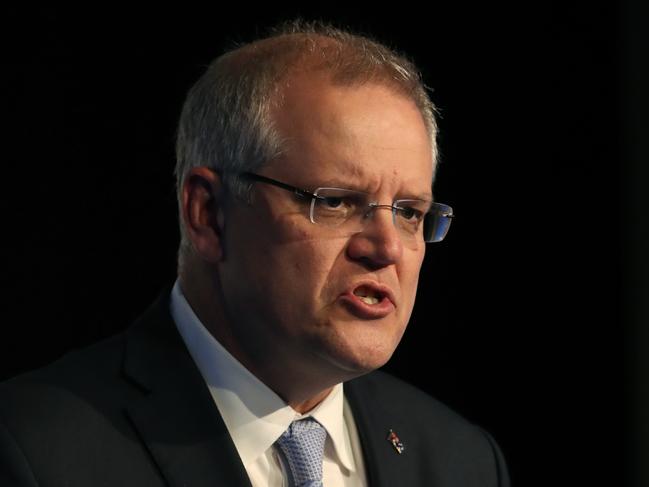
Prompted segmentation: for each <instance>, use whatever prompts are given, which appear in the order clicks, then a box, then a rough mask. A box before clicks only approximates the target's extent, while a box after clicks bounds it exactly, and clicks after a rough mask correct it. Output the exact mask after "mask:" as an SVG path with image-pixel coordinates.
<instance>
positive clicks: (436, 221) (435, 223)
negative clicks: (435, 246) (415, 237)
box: [424, 203, 453, 242]
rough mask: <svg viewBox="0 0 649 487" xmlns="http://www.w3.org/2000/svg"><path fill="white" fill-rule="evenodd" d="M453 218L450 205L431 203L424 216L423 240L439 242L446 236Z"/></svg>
mask: <svg viewBox="0 0 649 487" xmlns="http://www.w3.org/2000/svg"><path fill="white" fill-rule="evenodd" d="M452 220H453V210H452V208H451V207H450V206H447V205H443V204H441V203H433V206H432V208H431V209H430V211H429V212H428V213H427V214H426V217H425V218H424V240H425V241H426V242H441V241H442V240H444V237H446V234H447V233H448V229H449V227H450V226H451V221H452Z"/></svg>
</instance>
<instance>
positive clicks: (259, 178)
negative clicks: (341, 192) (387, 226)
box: [238, 172, 455, 243]
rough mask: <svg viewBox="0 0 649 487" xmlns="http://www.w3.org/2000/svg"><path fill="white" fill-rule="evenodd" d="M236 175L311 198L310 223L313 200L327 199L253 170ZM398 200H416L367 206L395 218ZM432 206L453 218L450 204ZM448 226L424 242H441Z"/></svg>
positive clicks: (312, 221) (435, 203) (445, 215)
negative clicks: (440, 234) (386, 210)
mask: <svg viewBox="0 0 649 487" xmlns="http://www.w3.org/2000/svg"><path fill="white" fill-rule="evenodd" d="M238 175H239V176H240V177H242V178H243V179H248V180H251V181H255V182H259V183H265V184H270V185H272V186H276V187H278V188H281V189H284V190H286V191H290V192H291V193H293V194H295V195H297V196H299V197H301V198H309V199H311V205H310V211H309V220H310V221H311V223H314V224H315V223H316V222H315V221H314V220H313V208H314V205H315V201H316V200H321V201H322V200H326V199H327V197H325V196H320V195H318V194H316V193H315V192H312V191H308V190H306V189H300V188H298V187H296V186H293V185H291V184H287V183H283V182H282V181H278V180H276V179H272V178H269V177H266V176H262V175H261V174H256V173H253V172H242V173H239V174H238ZM319 189H345V188H327V187H322V188H317V189H316V190H315V191H317V190H319ZM398 201H416V200H413V199H412V198H410V199H408V198H404V199H402V200H395V202H393V203H392V204H391V205H381V204H379V203H377V202H372V203H369V204H368V207H369V208H370V211H373V210H376V209H379V208H385V209H388V208H389V209H391V210H392V218H393V219H395V218H396V212H397V210H400V209H401V207H399V206H396V205H395V204H394V203H396V202H398ZM434 206H436V207H438V208H439V207H441V208H442V209H443V210H446V211H448V212H449V213H448V214H443V215H441V216H443V217H444V218H449V219H451V220H452V219H453V218H455V216H454V215H453V209H452V208H451V207H450V206H448V205H445V204H443V203H437V202H433V203H432V204H431V209H432V208H433V207H434ZM429 212H430V209H429V210H428V212H427V213H429ZM395 223H396V221H395ZM449 227H450V223H449V225H448V227H447V229H446V231H445V232H444V234H443V235H442V237H441V238H439V239H437V240H426V239H424V242H426V243H434V242H441V241H442V240H444V238H445V237H446V234H447V233H448V228H449Z"/></svg>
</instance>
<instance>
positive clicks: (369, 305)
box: [0, 25, 508, 487]
mask: <svg viewBox="0 0 649 487" xmlns="http://www.w3.org/2000/svg"><path fill="white" fill-rule="evenodd" d="M435 138H436V124H435V119H434V107H433V105H432V103H431V102H430V100H429V99H428V96H427V94H426V92H425V90H424V88H423V86H422V84H421V81H420V79H419V76H418V74H417V72H416V71H415V68H414V67H413V66H412V65H411V64H410V63H409V62H407V61H406V60H404V59H403V58H401V57H399V56H398V55H396V54H395V53H394V52H392V51H390V50H388V49H387V48H385V47H384V46H381V45H379V44H377V43H374V42H372V41H370V40H368V39H365V38H362V37H357V36H353V35H351V34H348V33H345V32H342V31H339V30H335V29H332V28H329V27H309V26H304V25H293V26H292V27H291V28H290V29H287V30H285V31H282V32H278V33H276V34H275V35H273V36H272V37H269V38H266V39H262V40H259V41H257V42H254V43H252V44H248V45H245V46H242V47H240V48H238V49H236V50H234V51H232V52H229V53H226V54H225V55H223V56H221V57H220V58H218V59H217V60H215V61H214V62H213V63H212V65H211V66H210V67H209V69H208V70H207V72H206V74H205V75H204V76H203V77H202V78H201V79H200V80H199V81H198V82H197V84H196V85H195V86H194V87H193V88H192V89H191V91H190V92H189V95H188V97H187V100H186V102H185V106H184V109H183V112H182V115H181V120H180V125H179V131H178V142H177V168H176V174H177V178H178V200H179V211H180V220H181V246H180V250H179V272H178V280H177V282H176V284H175V285H174V287H173V289H172V290H171V292H168V291H167V292H165V293H163V295H162V297H161V298H160V299H159V301H158V302H157V303H155V304H154V305H153V306H152V307H151V308H150V309H149V311H147V313H146V314H145V315H144V316H143V317H142V318H141V319H140V320H139V321H138V322H137V323H136V324H135V325H134V326H133V327H132V328H131V329H129V330H128V331H127V332H126V333H125V334H124V335H122V336H118V337H115V338H114V339H112V340H109V341H107V342H105V343H101V344H99V345H96V346H94V347H93V348H92V349H90V350H86V351H81V352H78V353H76V354H71V355H69V356H68V357H66V358H64V359H62V360H61V361H59V362H58V363H56V364H54V365H52V366H50V367H48V368H46V369H43V370H41V371H37V372H35V373H31V374H27V375H25V376H23V377H20V378H17V379H14V380H13V381H10V382H9V383H7V384H5V385H3V386H2V388H1V389H0V485H3V486H4V485H10V486H14V485H16V486H36V485H39V486H45V485H48V486H49V485H52V486H59V485H60V486H63V485H65V486H77V485H79V486H88V485H119V486H130V485H138V486H156V485H173V486H203V485H204V486H208V485H209V486H215V485H227V486H238V485H246V486H249V485H253V486H282V485H315V486H317V485H323V483H324V485H328V486H365V485H371V486H389V485H405V486H419V485H421V486H424V485H426V486H431V485H434V486H440V487H446V486H462V487H471V486H504V485H508V477H507V471H506V468H505V465H504V461H503V459H502V456H501V454H500V451H499V450H498V447H497V446H496V444H495V443H494V442H493V440H492V439H491V437H490V436H489V435H488V434H487V433H486V432H484V431H482V430H480V429H479V428H477V427H475V426H473V425H471V424H470V423H468V422H467V421H465V420H464V419H462V418H460V417H458V416H457V415H455V414H454V413H452V412H451V411H449V410H448V409H447V408H445V407H444V406H443V405H441V404H439V403H438V402H436V401H435V400H434V399H432V398H430V397H428V396H426V395H424V394H423V393H421V392H419V391H417V390H415V389H414V388H412V387H410V386H408V385H406V384H404V383H402V382H400V381H398V380H397V379H394V378H391V377H389V376H387V375H385V374H383V373H381V372H374V371H375V370H376V369H377V368H379V367H381V366H382V365H383V364H384V363H385V362H386V361H387V360H388V359H389V358H390V356H391V355H392V353H393V351H394V349H395V347H396V346H397V344H398V343H399V340H400V339H401V336H402V334H403V332H404V330H405V327H406V324H407V322H408V320H409V318H410V314H411V311H412V308H413V305H414V300H415V293H416V288H417V281H418V274H419V270H420V268H421V264H422V260H423V258H424V253H425V248H426V242H434V241H439V240H441V239H442V238H443V237H444V235H445V233H446V231H447V230H448V225H449V224H450V221H451V218H452V210H451V209H450V208H449V207H447V206H445V205H443V204H440V203H437V202H433V196H432V192H431V187H432V181H433V175H434V172H435V165H436V156H437V148H436V143H435Z"/></svg>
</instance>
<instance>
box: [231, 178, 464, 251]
mask: <svg viewBox="0 0 649 487" xmlns="http://www.w3.org/2000/svg"><path fill="white" fill-rule="evenodd" d="M239 176H240V177H242V178H244V179H248V180H250V181H256V182H259V183H265V184H271V185H273V186H276V187H278V188H282V189H285V190H287V191H290V192H292V193H294V194H295V195H296V196H298V197H300V198H305V199H310V200H311V205H310V210H309V219H310V220H311V222H312V223H317V224H319V225H324V226H327V227H330V228H335V229H337V230H339V231H341V232H342V233H344V234H349V235H351V234H354V233H358V232H361V231H363V229H364V228H365V224H366V223H367V221H368V219H369V217H370V216H371V214H372V213H373V212H374V210H377V209H381V208H384V209H390V210H391V211H392V221H393V222H394V225H395V227H396V228H397V229H398V230H399V232H400V234H401V236H402V238H403V239H405V240H408V241H411V242H416V241H417V240H418V239H423V241H424V242H440V241H442V240H443V239H444V237H445V236H446V234H447V233H448V229H449V227H450V226H451V221H452V219H453V209H452V208H451V207H450V206H447V205H444V204H442V203H431V202H430V201H426V200H418V199H401V200H395V201H394V202H393V203H392V204H391V205H380V204H378V202H376V201H371V196H370V194H369V193H365V192H363V191H354V190H350V189H342V188H317V189H315V190H314V191H313V192H311V191H307V190H304V189H299V188H296V187H295V186H291V185H290V184H286V183H283V182H281V181H277V180H275V179H271V178H268V177H266V176H261V175H259V174H254V173H250V172H244V173H240V174H239Z"/></svg>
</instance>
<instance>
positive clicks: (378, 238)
mask: <svg viewBox="0 0 649 487" xmlns="http://www.w3.org/2000/svg"><path fill="white" fill-rule="evenodd" d="M381 210H383V211H381ZM384 210H387V211H384ZM365 218H366V221H365V226H364V228H363V230H362V231H361V232H358V233H355V234H354V235H352V236H351V238H350V239H349V244H348V246H347V255H348V256H349V257H350V258H351V259H353V260H357V261H360V262H363V263H364V264H365V265H369V266H370V267H372V268H380V267H386V266H389V265H392V264H395V263H396V262H398V261H399V260H400V259H401V257H402V255H403V241H402V238H401V235H400V234H399V231H398V230H397V228H396V227H395V225H394V221H393V217H392V208H391V207H390V206H387V205H386V206H383V205H382V206H377V207H375V208H373V210H372V212H371V213H370V214H369V215H367V216H366V217H365Z"/></svg>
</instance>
